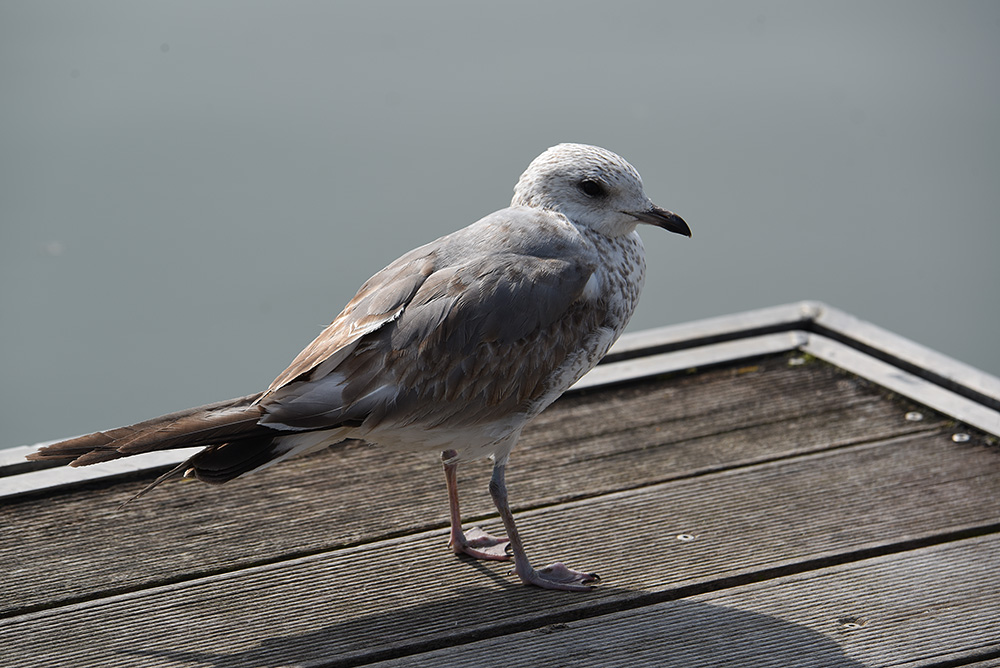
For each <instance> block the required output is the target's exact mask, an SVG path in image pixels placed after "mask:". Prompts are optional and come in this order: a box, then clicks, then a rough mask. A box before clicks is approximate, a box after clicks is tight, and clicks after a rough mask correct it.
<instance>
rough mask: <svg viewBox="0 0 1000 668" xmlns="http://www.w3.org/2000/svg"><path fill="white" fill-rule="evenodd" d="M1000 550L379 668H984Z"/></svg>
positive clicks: (798, 579) (957, 553)
mask: <svg viewBox="0 0 1000 668" xmlns="http://www.w3.org/2000/svg"><path fill="white" fill-rule="evenodd" d="M998 551H1000V536H997V535H996V534H994V535H991V536H988V537H986V538H978V539H973V540H965V541H959V542H956V543H949V544H946V545H940V546H935V547H929V548H924V549H920V550H915V551H911V552H905V553H902V554H893V555H890V556H886V557H880V558H875V559H868V560H864V561H862V562H858V563H852V564H849V565H845V566H838V567H834V568H826V569H822V570H819V571H811V572H809V573H806V574H798V575H794V576H791V577H784V578H778V579H775V580H772V581H768V582H763V583H758V584H754V585H747V586H742V587H737V588H735V589H733V590H726V591H722V592H714V593H711V594H705V595H701V596H693V597H691V598H687V599H683V600H677V601H670V602H667V603H661V604H657V605H651V606H646V607H641V608H638V609H634V610H628V611H625V612H619V613H613V614H609V615H602V616H599V617H595V618H591V619H583V620H579V621H575V622H570V623H567V624H559V625H555V626H547V627H542V628H539V629H533V630H531V631H522V632H520V633H515V634H511V635H507V636H503V637H499V638H491V639H489V640H483V641H479V642H476V643H471V644H468V645H461V646H458V647H450V648H447V649H441V650H437V651H431V652H427V653H424V654H421V655H417V656H409V657H406V658H402V659H396V660H389V661H385V662H379V663H377V664H373V665H375V666H378V667H379V668H395V667H401V666H413V667H414V668H418V667H420V666H434V667H435V668H436V667H438V666H449V667H452V668H462V667H465V666H469V667H472V666H482V665H483V664H484V658H485V657H493V658H494V661H495V662H496V663H500V664H502V665H505V666H532V667H534V668H548V667H553V668H555V667H557V666H558V667H561V666H575V667H579V668H591V667H593V668H605V667H608V668H612V667H615V666H622V667H632V666H637V665H639V666H662V667H663V668H674V667H676V668H698V667H700V666H705V667H706V668H707V667H709V666H711V667H713V668H714V667H715V666H753V667H754V668H769V667H773V668H799V667H805V666H814V667H816V668H866V667H868V666H880V667H884V668H888V667H889V666H940V665H956V663H955V662H961V665H963V666H966V665H971V666H979V667H980V668H984V667H985V666H990V665H996V662H997V660H996V659H984V660H983V661H982V662H977V661H976V657H983V656H990V655H993V656H996V654H997V653H1000V571H998V570H997V569H996V568H995V567H994V564H993V563H992V562H993V560H994V557H995V556H996V554H997V553H998Z"/></svg>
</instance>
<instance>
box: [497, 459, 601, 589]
mask: <svg viewBox="0 0 1000 668" xmlns="http://www.w3.org/2000/svg"><path fill="white" fill-rule="evenodd" d="M505 468H506V463H505V462H504V461H503V459H499V458H498V459H497V462H496V464H494V465H493V477H492V478H490V496H492V497H493V503H495V504H496V507H497V510H499V511H500V518H501V519H502V520H503V525H504V527H505V528H506V529H507V536H509V537H510V547H511V549H512V551H513V552H514V572H515V573H517V574H518V576H519V577H520V578H521V580H522V581H523V582H524V583H525V584H533V585H535V586H537V587H543V588H545V589H562V590H565V591H590V590H591V588H592V587H591V586H590V585H592V584H594V583H596V582H597V581H598V580H600V579H601V578H600V577H599V576H598V575H597V573H584V572H581V571H574V570H572V569H570V568H567V567H566V566H565V565H564V564H562V563H559V562H556V563H554V564H551V565H549V566H545V567H544V568H538V569H536V568H534V567H532V565H531V563H530V562H529V561H528V555H527V554H525V552H524V544H523V543H522V542H521V536H520V534H518V532H517V526H515V524H514V515H513V514H512V513H511V512H510V505H509V504H508V503H507V483H506V481H505V479H504V477H505V476H504V469H505Z"/></svg>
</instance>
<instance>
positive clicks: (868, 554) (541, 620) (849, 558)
mask: <svg viewBox="0 0 1000 668" xmlns="http://www.w3.org/2000/svg"><path fill="white" fill-rule="evenodd" d="M998 532H1000V523H994V524H989V525H984V526H982V527H973V528H968V529H962V530H958V531H953V532H946V533H943V534H938V535H935V536H927V537H924V538H919V539H912V540H906V541H901V542H899V543H891V544H887V545H881V546H876V547H871V548H862V549H859V550H854V551H850V552H845V553H843V554H838V555H828V556H823V557H816V558H813V559H807V560H805V561H801V562H796V563H794V564H783V565H777V566H772V567H768V568H763V569H760V570H757V571H751V572H748V573H740V574H736V575H731V576H727V577H723V578H719V579H716V580H711V581H706V582H695V583H692V584H689V585H682V586H680V587H677V588H675V589H670V590H667V591H662V592H647V593H641V594H638V595H636V596H634V597H631V598H627V599H617V600H613V601H605V602H602V603H598V604H595V605H591V606H587V607H580V608H576V609H572V610H564V611H560V612H554V613H551V614H548V615H540V616H538V617H534V618H532V619H530V620H519V621H511V622H507V623H504V624H500V625H497V626H492V627H489V628H479V629H472V630H470V631H467V632H464V633H458V634H456V635H453V636H449V637H447V638H436V639H432V640H426V641H419V642H414V643H411V644H406V645H396V646H394V647H387V648H385V649H381V650H375V651H370V652H367V653H366V654H365V655H364V656H354V657H345V658H342V659H337V660H334V661H329V662H322V663H318V664H315V666H316V668H357V667H359V666H365V665H368V664H372V663H378V662H380V661H387V660H390V659H399V658H404V657H411V656H417V655H419V654H423V653H426V652H431V651H435V650H439V649H445V648H452V647H461V646H462V645H467V644H470V643H474V642H479V641H481V640H488V639H491V638H497V637H502V636H506V635H510V634H514V633H521V632H524V631H534V630H537V629H541V628H544V627H547V626H551V625H553V624H567V623H572V622H577V621H581V620H584V619H593V618H595V617H601V616H604V615H607V614H612V613H617V612H624V611H628V610H635V609H638V608H643V607H648V606H651V605H657V604H660V603H668V602H670V601H676V600H680V599H684V598H690V597H692V596H700V595H703V594H711V593H716V592H719V591H722V590H725V589H733V588H736V587H742V586H746V585H752V584H758V583H761V582H766V581H768V580H774V579H777V578H782V577H788V576H793V575H801V574H803V573H807V572H809V571H814V570H819V569H823V568H830V567H834V566H842V565H846V564H851V563H856V562H859V561H865V560H867V559H873V558H877V557H885V556H891V555H894V554H902V553H904V552H909V551H912V550H918V549H922V548H927V547H935V546H939V545H945V544H947V543H953V542H958V541H961V540H969V539H973V538H979V537H982V536H987V535H991V534H995V533H998ZM994 656H1000V651H998V652H995V653H994V652H991V653H989V654H988V655H984V656H979V657H976V658H975V659H972V658H971V657H966V658H963V659H961V660H956V661H955V662H947V661H946V662H942V663H936V664H933V665H932V666H930V667H929V668H952V667H955V668H957V667H958V666H964V665H968V664H969V663H973V662H974V661H981V660H983V659H984V658H994Z"/></svg>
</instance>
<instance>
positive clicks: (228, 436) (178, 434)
mask: <svg viewBox="0 0 1000 668" xmlns="http://www.w3.org/2000/svg"><path fill="white" fill-rule="evenodd" d="M259 396H260V394H252V395H249V396H246V397H240V398H239V399H229V400H226V401H220V402H217V403H214V404H208V405H206V406H199V407H197V408H191V409H188V410H185V411H179V412H177V413H170V414H169V415H163V416H161V417H158V418H153V419H152V420H146V421H145V422H139V423H136V424H133V425H130V426H128V427H119V428H117V429H111V430H109V431H99V432H95V433H93V434H88V435H86V436H78V437H77V438H71V439H69V440H66V441H62V442H60V443H54V444H52V445H48V446H45V447H44V448H41V449H40V450H39V451H38V452H35V453H33V454H31V455H29V456H28V459H33V460H63V461H67V460H71V461H70V465H71V466H84V465H87V464H96V463H98V462H104V461H109V460H112V459H118V458H119V457H128V456H129V455H136V454H140V453H143V452H152V451H154V450H169V449H172V448H186V447H192V446H199V445H211V444H217V443H223V442H228V441H234V440H245V439H249V438H253V437H260V436H263V435H265V434H269V435H270V436H271V437H273V436H274V435H275V434H274V431H273V430H272V429H269V428H267V427H262V426H260V425H258V424H257V422H258V420H260V417H261V415H262V414H263V410H262V409H261V408H260V407H258V406H254V405H253V402H254V401H255V400H256V399H257V398H258V397H259Z"/></svg>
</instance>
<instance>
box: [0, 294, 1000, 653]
mask: <svg viewBox="0 0 1000 668" xmlns="http://www.w3.org/2000/svg"><path fill="white" fill-rule="evenodd" d="M998 409H1000V381H998V380H997V379H996V378H994V377H992V376H989V375H988V374H984V373H982V372H979V371H976V370H975V369H971V368H970V367H967V366H965V365H962V364H960V363H958V362H954V361H953V360H950V359H948V358H945V357H943V356H941V355H937V354H936V353H933V352H931V351H928V350H927V349H925V348H922V347H921V346H918V345H916V344H913V343H911V342H909V341H906V340H905V339H902V338H900V337H897V336H894V335H892V334H889V333H887V332H884V331H883V330H880V329H878V328H877V327H874V326H872V325H869V324H867V323H863V322H860V321H857V320H855V319H854V318H851V317H850V316H848V315H846V314H843V313H840V312H838V311H836V310H834V309H830V308H829V307H826V306H824V305H822V304H817V303H812V302H804V303H801V304H793V305H789V306H784V307H777V308H774V309H766V310H762V311H756V312H751V313H747V314H740V315H736V316H729V317H726V318H718V319H714V320H710V321H703V322H699V323H691V324H687V325H680V326H676V327H670V328H664V329H661V330H655V331H651V332H644V333H640V334H637V335H633V336H630V337H627V338H626V339H624V340H623V341H622V342H620V345H619V346H617V347H616V348H615V349H614V350H613V353H612V355H610V356H609V358H608V359H607V360H606V362H605V363H603V364H602V365H601V366H599V367H598V368H597V369H595V370H594V371H593V372H592V373H591V374H590V375H589V376H588V377H586V378H585V379H583V381H581V383H580V384H579V385H578V386H577V388H575V389H574V390H573V391H571V392H570V393H568V394H567V395H566V396H564V397H563V398H562V399H560V400H559V401H557V402H556V403H555V404H554V405H553V406H552V407H551V408H550V409H549V410H547V411H546V412H545V413H544V414H543V415H542V416H541V417H540V418H539V419H538V420H537V421H536V422H534V423H533V424H532V425H530V426H529V428H528V429H527V430H526V431H525V434H524V437H523V439H522V441H521V443H520V445H519V446H518V448H517V449H516V450H515V451H514V454H513V456H512V459H511V465H510V467H509V474H508V484H509V486H510V493H511V500H512V503H513V505H514V509H515V512H516V514H517V517H518V521H519V526H520V527H521V529H522V533H523V535H524V538H525V540H526V543H527V548H528V553H529V555H530V556H531V557H532V559H533V561H534V562H536V563H538V564H543V563H548V562H550V561H552V560H555V559H559V560H562V561H564V562H566V563H567V565H569V566H570V567H575V568H579V569H586V570H593V571H597V572H598V573H599V574H600V575H601V576H602V583H601V585H600V587H599V588H597V589H596V590H594V591H593V592H590V593H583V594H580V593H567V592H553V591H544V590H540V589H534V588H529V587H525V586H523V585H521V584H519V583H518V581H517V579H516V577H514V576H512V575H510V574H509V570H510V566H509V565H508V564H505V563H484V562H475V561H471V560H467V559H464V558H458V557H455V556H454V555H452V554H451V553H450V552H449V550H448V549H447V546H446V543H447V529H446V525H447V498H446V495H445V489H444V478H443V475H442V473H441V471H440V463H439V461H438V460H437V458H436V457H434V456H431V455H408V454H399V453H393V452H389V451H386V450H382V449H378V448H371V447H368V446H359V445H351V446H347V447H340V448H337V449H332V450H330V451H326V452H323V453H320V454H318V455H314V456H310V457H304V458H300V459H297V460H293V461H290V462H287V463H285V464H282V465H280V466H277V467H275V468H272V469H269V470H267V471H264V472H262V473H260V474H256V475H254V476H250V477H248V478H246V479H240V480H236V481H234V482H232V483H229V484H226V485H224V486H220V487H215V486H209V485H204V484H198V483H191V482H184V481H179V482H175V483H168V484H165V485H163V486H162V487H161V488H159V489H157V490H156V491H155V492H153V493H152V494H150V495H149V496H148V497H145V498H143V499H142V500H140V501H138V502H136V503H134V504H132V505H130V506H128V507H127V508H126V509H124V510H122V511H120V512H119V511H118V510H117V506H118V504H119V503H121V502H122V501H124V500H126V499H128V498H129V497H130V496H131V495H132V494H133V493H135V492H136V491H137V490H138V489H140V488H141V487H142V486H143V484H144V483H145V482H147V481H149V480H151V479H152V478H153V477H154V476H155V475H156V474H157V473H158V472H161V471H162V470H163V467H164V466H166V465H168V464H169V462H167V461H162V460H156V461H152V460H145V461H146V463H145V464H141V465H139V466H132V467H131V468H130V467H126V468H120V467H119V468H115V466H118V464H115V463H112V464H114V465H111V464H109V465H107V466H105V465H99V466H98V467H92V468H90V469H67V468H59V469H39V468H38V467H30V466H27V465H22V464H20V463H19V460H17V459H16V457H20V456H21V455H23V452H21V451H15V453H14V455H16V457H14V456H12V455H10V454H9V453H8V454H7V455H6V459H3V460H0V465H3V464H6V468H0V474H6V475H4V476H3V477H0V518H2V520H0V521H2V524H0V526H2V543H0V551H2V562H0V563H2V565H3V571H2V572H3V575H2V579H0V583H2V587H0V608H2V611H0V666H2V667H3V668H15V667H17V668H19V667H22V666H23V667H30V668H37V667H42V666H45V667H48V666H74V667H76V666H94V667H101V668H110V667H124V666H129V667H131V666H163V667H171V668H175V667H177V668H179V667H182V666H183V667H198V666H209V667H212V668H222V667H241V668H245V667H258V666H259V667H262V668H263V667H267V668H279V667H291V666H296V667H298V666H315V667H319V666H323V667H333V666H470V667H471V666H492V665H501V666H544V667H550V666H551V667H555V666H585V667H595V668H596V667H604V666H629V667H630V668H635V667H637V666H678V667H681V666H683V667H685V668H691V667H701V666H706V667H707V666H747V667H760V666H768V667H770V666H774V667H782V668H787V667H804V666H816V667H824V668H830V667H834V668H862V667H864V668H869V667H874V666H935V667H938V668H945V667H954V666H974V667H976V668H986V667H988V666H993V667H996V666H1000V567H998V561H1000V560H998V555H1000V446H998V439H997V435H998V434H1000V410H998ZM137 417H139V418H141V417H145V416H137ZM108 426H109V427H110V426H113V425H108ZM168 456H173V455H172V454H171V455H168ZM101 466H104V467H105V468H100V467H101ZM489 471H490V466H489V464H488V463H486V462H483V463H479V464H471V465H466V466H464V467H463V468H462V469H460V487H461V489H462V491H463V510H464V513H465V516H466V524H467V526H471V525H473V524H478V525H480V526H483V527H484V528H486V529H488V530H493V531H494V532H497V533H502V526H501V525H500V522H499V520H498V518H497V517H496V514H495V511H494V509H493V506H492V504H491V502H490V499H489V495H488V494H487V492H486V484H487V480H488V477H489Z"/></svg>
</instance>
